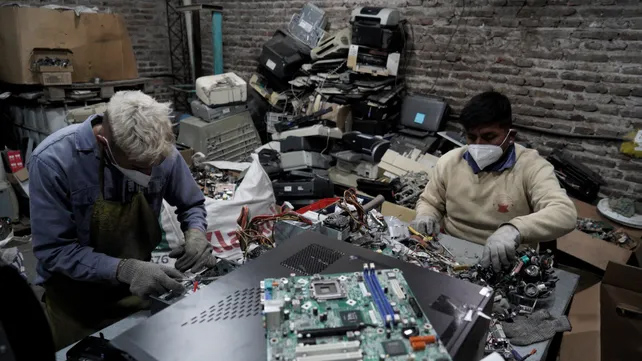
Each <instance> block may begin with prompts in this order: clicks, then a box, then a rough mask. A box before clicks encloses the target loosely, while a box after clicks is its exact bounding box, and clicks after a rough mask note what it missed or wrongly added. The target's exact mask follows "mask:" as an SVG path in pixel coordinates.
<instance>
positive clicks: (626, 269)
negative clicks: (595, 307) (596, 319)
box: [600, 262, 642, 361]
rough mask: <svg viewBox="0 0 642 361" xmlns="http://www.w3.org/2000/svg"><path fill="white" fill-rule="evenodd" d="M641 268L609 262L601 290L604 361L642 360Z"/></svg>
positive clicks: (601, 343)
mask: <svg viewBox="0 0 642 361" xmlns="http://www.w3.org/2000/svg"><path fill="white" fill-rule="evenodd" d="M641 340H642V269H640V268H637V267H632V266H627V265H622V264H618V263H614V262H609V264H608V265H607V267H606V273H605V274H604V279H603V280H602V286H601V287H600V349H601V355H602V360H605V361H610V360H642V347H640V344H641Z"/></svg>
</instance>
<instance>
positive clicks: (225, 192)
mask: <svg viewBox="0 0 642 361" xmlns="http://www.w3.org/2000/svg"><path fill="white" fill-rule="evenodd" d="M192 176H193V177H194V180H195V181H196V184H198V187H199V188H200V189H201V191H202V192H203V195H205V196H206V197H210V198H212V199H215V200H228V199H232V198H233V197H234V191H235V190H236V186H237V184H238V183H239V182H240V181H241V179H240V178H239V177H240V174H239V173H238V172H236V171H229V170H220V169H217V168H216V167H214V166H212V165H209V164H199V165H196V166H194V167H193V168H192Z"/></svg>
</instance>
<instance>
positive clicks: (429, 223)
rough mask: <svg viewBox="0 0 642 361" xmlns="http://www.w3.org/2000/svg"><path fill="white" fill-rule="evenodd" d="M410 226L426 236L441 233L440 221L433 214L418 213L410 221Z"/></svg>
mask: <svg viewBox="0 0 642 361" xmlns="http://www.w3.org/2000/svg"><path fill="white" fill-rule="evenodd" d="M410 227H412V228H414V230H415V231H417V232H419V233H421V234H423V235H426V236H436V235H437V234H438V233H439V221H437V219H435V218H434V217H431V216H422V215H417V217H415V219H414V220H413V221H412V222H410Z"/></svg>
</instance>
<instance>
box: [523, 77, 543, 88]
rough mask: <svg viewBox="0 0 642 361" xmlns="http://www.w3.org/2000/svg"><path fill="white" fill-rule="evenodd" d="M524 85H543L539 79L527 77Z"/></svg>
mask: <svg viewBox="0 0 642 361" xmlns="http://www.w3.org/2000/svg"><path fill="white" fill-rule="evenodd" d="M526 85H530V86H535V87H541V86H542V85H544V82H543V81H542V80H541V79H536V78H529V79H526Z"/></svg>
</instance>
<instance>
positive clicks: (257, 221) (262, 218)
mask: <svg viewBox="0 0 642 361" xmlns="http://www.w3.org/2000/svg"><path fill="white" fill-rule="evenodd" d="M288 220H290V221H297V222H303V223H305V224H312V222H311V221H310V220H309V219H307V218H305V217H303V216H301V215H300V214H298V213H295V212H292V211H289V210H288V211H283V210H282V209H279V213H278V214H274V215H259V216H254V217H252V218H251V219H250V209H249V208H248V207H247V206H243V209H241V214H240V215H239V217H238V218H237V219H236V223H237V224H238V226H239V227H238V229H237V230H236V236H237V237H238V239H239V242H240V246H241V251H243V257H244V258H246V257H247V253H248V248H249V246H250V244H252V243H256V244H258V245H259V246H263V247H265V248H273V247H274V239H273V237H272V234H273V233H274V223H275V222H277V221H288ZM266 234H267V235H269V237H268V236H267V235H266Z"/></svg>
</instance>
